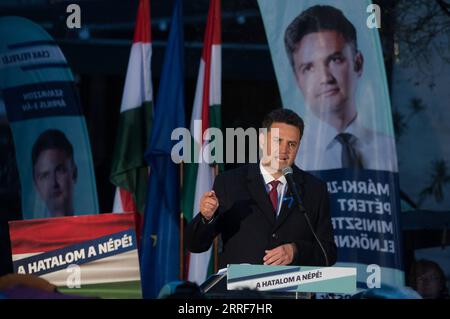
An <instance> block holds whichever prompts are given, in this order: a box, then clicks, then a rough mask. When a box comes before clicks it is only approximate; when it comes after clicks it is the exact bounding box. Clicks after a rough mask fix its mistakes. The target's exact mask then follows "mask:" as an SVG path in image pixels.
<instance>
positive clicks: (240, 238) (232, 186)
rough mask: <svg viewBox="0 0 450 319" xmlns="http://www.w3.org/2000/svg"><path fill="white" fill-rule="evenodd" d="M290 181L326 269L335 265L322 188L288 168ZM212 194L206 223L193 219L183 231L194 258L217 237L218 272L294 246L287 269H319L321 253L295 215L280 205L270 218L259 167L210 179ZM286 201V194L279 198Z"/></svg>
mask: <svg viewBox="0 0 450 319" xmlns="http://www.w3.org/2000/svg"><path fill="white" fill-rule="evenodd" d="M293 178H294V181H295V184H296V185H297V188H298V190H299V192H300V196H301V198H302V200H303V206H304V207H305V210H306V212H307V214H308V216H309V218H310V221H311V224H312V226H313V228H314V229H315V232H316V234H317V236H318V238H319V239H320V241H321V243H322V245H323V247H324V249H325V251H326V253H327V256H328V260H329V263H330V265H332V264H334V263H335V262H336V245H335V243H334V239H333V228H332V225H331V219H330V209H329V198H328V191H327V187H326V184H325V183H324V182H322V181H321V180H319V179H318V178H316V177H314V176H313V175H311V174H309V173H306V172H304V171H302V170H300V169H299V168H297V167H296V166H293ZM214 191H215V192H216V195H217V197H218V199H219V208H218V209H217V211H216V213H215V214H214V219H213V220H212V222H211V223H209V224H208V223H205V221H204V220H203V218H202V215H201V214H200V213H199V214H198V215H197V216H196V217H195V218H194V219H193V220H192V221H191V222H190V223H189V225H188V227H187V229H186V238H185V239H186V244H187V247H188V249H189V250H190V251H191V252H194V253H200V252H204V251H206V250H208V249H209V247H210V246H211V244H212V242H213V240H214V238H215V237H216V235H217V234H221V235H222V244H223V246H222V252H221V253H220V254H219V266H220V267H221V268H224V267H226V266H227V264H240V263H250V264H262V263H263V257H264V255H265V252H264V251H265V250H268V249H273V248H275V247H277V246H280V245H283V244H287V243H295V245H296V246H297V254H296V256H295V257H294V261H293V263H292V264H293V265H309V266H325V259H324V257H323V253H322V251H321V249H320V247H319V245H318V244H317V242H316V241H315V239H314V237H313V234H312V233H311V230H310V229H309V228H308V224H307V222H306V220H305V216H303V213H302V212H301V211H300V209H299V208H298V207H297V206H296V205H295V204H291V207H289V201H288V200H284V201H283V204H282V207H281V211H280V214H279V216H278V217H276V216H275V214H274V212H273V208H272V204H271V202H270V199H269V196H268V194H267V192H266V189H265V185H264V179H263V177H262V175H261V172H260V169H259V164H249V165H245V166H242V167H240V168H237V169H234V170H230V171H226V172H224V173H222V174H220V175H219V176H217V177H216V179H215V182H214ZM289 196H290V191H289V190H288V191H287V193H286V195H285V198H286V197H289Z"/></svg>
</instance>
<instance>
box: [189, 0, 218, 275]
mask: <svg viewBox="0 0 450 319" xmlns="http://www.w3.org/2000/svg"><path fill="white" fill-rule="evenodd" d="M220 19H221V15H220V0H211V2H210V7H209V13H208V22H207V25H206V32H205V38H204V46H203V52H202V58H201V61H200V67H199V72H198V77H197V87H196V91H195V98H194V106H193V110H192V116H191V124H190V131H191V134H192V136H193V142H194V143H195V144H196V145H197V147H196V148H194V150H197V152H198V154H196V155H197V157H196V158H199V159H200V158H201V154H202V149H203V147H204V146H205V145H206V144H207V143H208V142H207V141H206V142H205V140H204V139H203V133H204V132H205V130H207V129H208V128H210V127H217V128H220V126H221V125H220V122H221V112H220V103H221V77H222V62H221V59H222V58H221V26H220ZM200 126H201V127H200ZM200 146H203V147H200ZM213 182H214V167H213V166H211V165H210V164H208V163H207V161H205V160H204V159H202V160H200V161H199V163H187V164H185V171H184V184H183V203H182V205H183V214H184V217H185V218H186V219H187V220H188V221H190V220H192V218H194V217H195V216H196V215H197V214H198V212H199V203H200V198H201V196H202V195H203V193H205V192H207V191H210V190H211V189H212V186H213ZM210 257H211V248H210V249H209V250H208V251H207V252H204V253H200V254H194V253H190V254H189V256H188V258H187V263H188V264H187V267H188V268H187V271H186V273H187V279H188V280H189V281H193V282H197V283H202V282H203V281H205V279H206V277H207V275H208V265H209V263H210V259H211V258H210Z"/></svg>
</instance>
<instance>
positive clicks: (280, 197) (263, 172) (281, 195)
mask: <svg viewBox="0 0 450 319" xmlns="http://www.w3.org/2000/svg"><path fill="white" fill-rule="evenodd" d="M259 170H260V171H261V175H262V176H263V178H264V185H265V186H266V192H267V193H269V192H270V191H271V189H272V185H270V184H269V183H270V182H272V181H274V180H278V181H279V182H280V183H279V184H278V186H277V193H278V208H277V217H278V215H279V214H280V211H281V205H282V204H283V199H284V195H285V193H286V190H287V187H286V185H287V181H286V177H284V175H281V176H280V177H279V178H278V179H275V178H274V177H273V176H272V175H270V173H269V172H268V171H267V170H266V169H265V168H264V166H263V165H262V163H261V162H259Z"/></svg>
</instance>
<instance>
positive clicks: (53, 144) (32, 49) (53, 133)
mask: <svg viewBox="0 0 450 319" xmlns="http://www.w3.org/2000/svg"><path fill="white" fill-rule="evenodd" d="M0 34H1V35H2V36H1V37H0V90H1V91H2V95H3V99H4V103H5V108H6V113H7V117H8V121H9V122H10V125H11V128H12V132H13V138H14V144H15V150H16V159H17V166H18V169H19V175H20V181H21V194H22V215H23V218H24V219H32V218H47V217H58V216H71V215H84V214H96V213H98V202H97V189H96V184H95V175H94V169H93V166H92V155H91V148H90V143H89V136H88V133H87V128H86V123H85V119H84V116H83V114H82V112H81V106H80V102H79V98H78V94H77V91H76V88H75V83H74V79H73V76H72V73H71V71H70V68H69V65H68V64H67V61H66V59H65V57H64V55H63V53H62V52H61V50H60V49H59V47H58V45H57V44H56V42H55V41H54V40H53V39H52V38H51V37H50V35H49V34H48V33H47V32H46V31H45V30H44V29H42V28H41V27H40V26H38V25H36V24H35V23H33V22H31V21H29V20H27V19H24V18H20V17H3V18H0Z"/></svg>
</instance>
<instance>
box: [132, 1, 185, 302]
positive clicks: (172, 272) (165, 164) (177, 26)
mask: <svg viewBox="0 0 450 319" xmlns="http://www.w3.org/2000/svg"><path fill="white" fill-rule="evenodd" d="M183 45H184V44H183V23H182V1H181V0H176V2H175V7H174V11H173V16H172V22H171V27H170V34H169V41H168V44H167V48H166V52H165V57H164V64H163V69H162V75H161V81H160V85H159V91H158V95H157V100H156V104H155V113H154V119H153V121H154V124H153V127H152V131H151V138H150V144H149V146H148V147H147V150H146V154H145V158H146V161H147V163H148V164H149V166H150V177H149V182H148V183H149V184H148V191H147V202H146V208H145V215H144V226H143V233H142V246H141V256H140V257H141V261H140V262H141V279H142V294H143V297H144V298H155V297H157V295H158V293H159V290H160V289H161V288H162V286H164V284H166V283H167V282H170V281H174V280H178V279H179V265H180V259H179V240H180V233H179V220H180V217H179V216H180V203H179V201H180V198H179V189H180V186H179V168H178V166H177V164H175V163H174V162H173V161H172V159H171V156H170V153H171V150H172V147H173V145H174V144H175V142H176V141H172V140H171V134H172V131H173V130H174V129H175V128H177V127H184V126H185V118H184V87H183V80H184V61H183V57H184V53H183V51H184V49H183Z"/></svg>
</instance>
